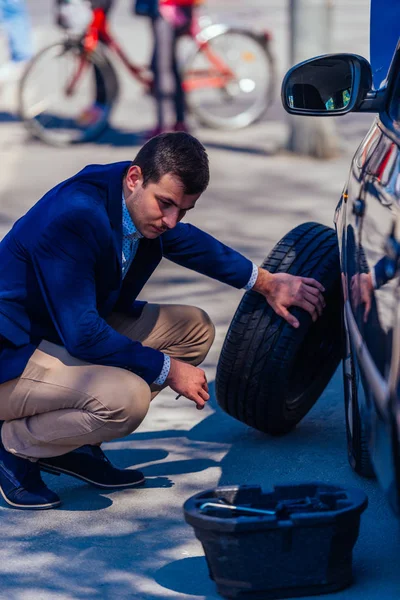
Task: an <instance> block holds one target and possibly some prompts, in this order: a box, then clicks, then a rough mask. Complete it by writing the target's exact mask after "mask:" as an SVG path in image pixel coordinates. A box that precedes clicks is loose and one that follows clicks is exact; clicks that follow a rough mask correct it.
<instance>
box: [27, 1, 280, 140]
mask: <svg viewBox="0 0 400 600" xmlns="http://www.w3.org/2000/svg"><path fill="white" fill-rule="evenodd" d="M189 35H190V37H191V39H192V40H193V42H194V49H193V52H192V54H191V55H189V56H188V58H187V60H185V62H184V64H183V65H182V76H183V77H182V79H183V86H184V89H185V92H186V98H187V103H188V108H189V110H191V112H193V113H194V114H195V115H196V116H197V118H198V119H199V121H200V122H201V123H202V124H204V125H206V126H209V127H213V128H219V129H239V128H242V127H246V126H248V125H250V124H251V123H254V122H255V121H257V120H258V119H259V118H260V117H261V116H262V115H263V114H264V113H265V111H266V109H267V108H268V106H269V105H270V103H271V101H272V99H273V95H274V87H275V69H274V59H273V54H272V52H271V35H270V34H269V33H268V32H262V33H255V32H253V31H248V30H246V29H240V28H236V27H230V26H228V25H222V24H214V25H209V26H207V27H201V25H200V21H199V20H196V21H195V22H194V26H193V27H192V29H191V32H190V34H189ZM110 54H113V55H115V56H116V57H118V58H119V59H120V60H121V61H122V63H123V64H124V65H125V67H126V68H127V70H128V72H129V73H130V74H131V75H132V76H133V77H134V78H135V79H136V80H137V81H139V82H140V83H141V84H142V85H143V86H144V88H145V90H146V91H147V92H150V93H151V89H152V75H151V72H150V69H149V67H148V66H140V65H137V64H134V63H133V62H132V61H131V60H130V59H129V58H128V56H127V55H126V53H125V52H124V50H123V49H122V48H121V46H120V45H119V44H118V42H117V41H116V40H115V38H114V37H113V36H112V34H111V33H110V30H109V27H108V23H107V18H106V15H105V13H104V11H103V10H101V9H95V10H94V11H93V19H92V22H91V23H90V25H89V27H88V28H87V30H86V31H85V33H84V35H83V36H82V37H81V38H80V39H77V38H73V37H70V36H67V38H66V39H63V40H61V41H59V42H57V43H55V44H52V45H50V46H48V47H46V48H44V49H43V50H41V51H40V52H39V53H38V54H37V55H36V56H35V57H34V58H33V59H32V60H31V62H30V63H29V65H28V67H27V69H26V71H25V74H24V76H23V77H22V79H21V83H20V90H19V113H20V117H21V119H22V121H23V122H24V123H25V125H26V126H27V128H28V129H29V131H30V132H31V133H33V135H34V136H35V137H38V138H39V139H41V140H42V141H44V142H46V143H49V144H53V145H58V146H61V145H68V144H72V143H79V142H85V141H89V140H93V139H95V138H97V137H98V136H99V135H100V134H101V133H102V132H103V131H104V129H105V128H106V127H107V125H108V122H109V118H110V114H111V110H112V108H113V106H114V105H115V102H116V100H117V98H118V87H119V86H118V77H117V73H116V70H115V68H114V66H113V63H112V62H111V60H110ZM88 108H91V109H92V110H90V111H88ZM93 108H95V110H94V111H93Z"/></svg>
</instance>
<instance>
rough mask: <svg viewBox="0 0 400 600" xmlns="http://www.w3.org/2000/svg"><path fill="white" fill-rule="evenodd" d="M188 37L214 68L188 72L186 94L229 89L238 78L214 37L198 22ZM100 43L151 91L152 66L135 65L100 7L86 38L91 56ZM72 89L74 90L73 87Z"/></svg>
mask: <svg viewBox="0 0 400 600" xmlns="http://www.w3.org/2000/svg"><path fill="white" fill-rule="evenodd" d="M188 34H189V35H190V37H191V39H192V40H193V41H194V42H195V44H196V46H197V47H198V48H199V49H200V50H201V51H202V52H204V56H205V57H206V58H207V60H208V62H209V64H210V67H209V68H207V69H202V70H195V71H190V72H187V73H186V74H185V80H184V82H183V88H184V90H185V92H190V91H192V90H196V89H200V88H201V89H204V88H225V87H226V85H227V84H228V83H229V81H232V80H233V79H234V78H235V75H234V73H233V71H232V70H231V69H230V68H229V66H228V65H227V64H226V63H225V62H224V61H223V60H222V59H221V58H220V57H219V56H217V55H216V54H215V52H214V51H213V49H212V48H211V45H210V44H209V39H210V38H209V37H207V36H203V35H202V31H201V28H200V27H199V24H198V21H197V20H194V22H193V25H192V27H191V29H190V31H189V32H188ZM99 42H102V43H103V44H104V45H105V46H106V47H107V48H109V49H110V50H111V51H112V52H114V53H115V54H116V55H117V56H118V57H119V58H120V60H121V61H122V63H123V64H124V65H125V67H126V68H127V70H128V71H129V72H130V74H131V75H132V76H133V77H135V78H136V79H137V80H138V81H139V82H140V83H142V84H143V85H144V86H146V87H147V88H151V85H152V80H153V78H152V76H151V75H149V69H148V67H146V66H139V65H137V64H134V63H133V62H132V61H131V60H130V59H129V58H128V56H127V54H126V53H125V52H124V50H123V49H122V48H121V46H120V45H119V44H118V42H117V41H116V40H115V38H114V37H113V36H112V35H111V33H110V31H109V28H108V21H107V15H106V14H105V12H104V10H103V9H101V8H96V9H94V10H93V20H92V22H91V24H90V25H89V27H88V29H87V31H86V33H85V35H84V37H83V47H84V49H85V51H86V52H87V53H90V52H93V51H94V50H95V49H96V47H97V45H98V43H99ZM81 71H82V69H81V67H80V68H79V71H78V73H79V74H77V75H76V76H75V77H74V80H77V79H78V78H79V75H80V73H81ZM69 88H71V85H70V86H69Z"/></svg>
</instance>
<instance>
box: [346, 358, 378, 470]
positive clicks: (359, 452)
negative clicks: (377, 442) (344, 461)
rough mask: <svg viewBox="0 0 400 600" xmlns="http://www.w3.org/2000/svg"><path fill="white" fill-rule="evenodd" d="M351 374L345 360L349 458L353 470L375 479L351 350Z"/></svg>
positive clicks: (349, 359)
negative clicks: (347, 371) (347, 369)
mask: <svg viewBox="0 0 400 600" xmlns="http://www.w3.org/2000/svg"><path fill="white" fill-rule="evenodd" d="M348 361H349V366H350V372H349V373H346V367H345V361H344V360H343V386H344V407H345V417H346V436H347V456H348V460H349V463H350V466H351V468H352V469H353V470H354V471H355V472H356V473H358V475H361V476H362V477H368V478H373V477H375V471H374V467H373V465H372V462H371V456H370V453H369V448H368V434H367V429H366V426H365V424H364V423H363V421H362V418H361V414H360V407H359V403H358V393H357V386H356V374H355V369H354V358H353V353H352V351H351V350H349V355H348Z"/></svg>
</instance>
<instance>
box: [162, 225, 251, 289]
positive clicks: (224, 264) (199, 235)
mask: <svg viewBox="0 0 400 600" xmlns="http://www.w3.org/2000/svg"><path fill="white" fill-rule="evenodd" d="M161 239H162V245H163V256H165V257H166V258H168V259H169V260H171V261H173V262H175V263H177V264H179V265H182V266H184V267H187V268H189V269H192V270H193V271H197V272H198V273H202V274H203V275H207V276H208V277H212V278H213V279H217V280H218V281H221V282H222V283H227V284H228V285H231V286H232V287H235V288H238V289H241V288H243V287H244V286H245V285H246V284H247V283H248V281H249V279H250V277H251V274H252V270H253V263H252V262H251V261H250V260H249V259H248V258H246V257H244V256H243V254H240V252H237V251H236V250H233V248H230V247H229V246H226V245H225V244H223V243H222V242H220V241H219V240H217V239H215V238H214V237H212V236H211V235H209V234H208V233H205V232H204V231H202V230H201V229H198V228H197V227H195V226H194V225H190V224H189V223H178V224H177V225H176V227H174V228H173V229H171V230H170V231H167V232H166V233H164V234H163V235H162V236H161Z"/></svg>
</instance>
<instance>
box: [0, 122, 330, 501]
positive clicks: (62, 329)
mask: <svg viewBox="0 0 400 600" xmlns="http://www.w3.org/2000/svg"><path fill="white" fill-rule="evenodd" d="M208 181H209V170H208V158H207V154H206V152H205V149H204V148H203V146H202V145H201V144H200V142H199V141H198V140H196V139H195V138H194V137H192V136H191V135H189V134H187V133H183V132H181V133H169V134H162V135H160V136H158V137H155V138H153V139H151V140H150V141H149V142H148V143H147V144H145V146H143V148H142V149H141V150H140V151H139V153H138V155H137V156H136V158H135V160H134V161H133V162H132V163H129V162H124V163H115V164H109V165H91V166H88V167H86V168H84V169H83V170H82V171H81V172H80V173H78V174H77V175H75V176H74V177H72V178H71V179H68V180H67V181H64V182H62V183H60V184H59V185H58V186H56V187H55V188H53V189H52V190H50V191H49V192H48V193H47V194H46V195H45V196H44V197H43V198H42V199H41V200H40V201H39V202H37V203H36V204H35V205H34V206H33V207H32V208H31V209H30V210H29V211H28V212H27V214H26V215H24V216H23V217H22V218H21V219H20V220H19V221H17V222H16V223H15V225H14V227H13V228H12V230H11V231H10V232H9V233H8V234H7V236H6V237H5V238H4V239H3V241H2V242H1V243H0V335H1V337H0V419H1V420H2V421H3V423H2V427H1V432H0V433H1V441H0V492H1V494H2V495H3V498H4V500H5V501H6V502H7V503H8V504H9V505H10V506H13V507H15V508H30V509H45V508H54V507H56V506H58V505H59V504H60V499H59V498H58V496H57V495H56V494H55V493H54V492H52V491H51V490H49V489H48V488H47V487H46V486H45V484H44V482H43V481H42V479H41V476H40V470H41V469H42V470H48V471H51V472H54V473H58V474H59V473H67V474H69V475H72V476H75V477H78V478H80V479H83V480H84V481H88V482H90V483H92V484H94V485H97V486H98V487H102V488H111V487H114V488H115V487H117V488H118V487H119V488H123V487H132V486H135V485H138V484H140V483H142V482H143V481H144V477H143V475H142V473H140V472H138V471H135V470H130V469H127V470H123V469H117V468H115V467H114V466H113V465H112V464H111V463H110V462H109V461H108V459H107V458H106V456H105V455H104V453H103V452H102V450H101V448H100V444H101V442H103V441H107V440H112V439H115V438H119V437H122V436H126V435H128V434H130V433H131V432H132V431H134V430H135V429H136V428H137V427H138V425H139V424H140V423H141V421H142V420H143V418H144V417H145V415H146V412H147V410H148V407H149V403H150V400H151V398H152V397H154V396H155V395H156V394H157V393H158V392H159V391H160V389H162V388H163V387H165V386H169V387H171V388H172V389H173V390H175V392H176V393H177V394H180V395H182V396H185V397H186V398H188V399H190V400H192V401H193V402H194V403H195V404H196V407H197V408H198V409H202V408H203V407H204V405H205V403H206V402H207V401H208V399H209V393H208V387H207V380H206V377H205V373H204V371H203V370H202V369H200V368H198V366H197V365H198V364H200V363H201V361H202V360H204V358H205V356H206V355H207V352H208V350H209V348H210V346H211V344H212V342H213V339H214V327H213V325H212V323H211V321H210V319H209V317H208V316H207V315H206V314H205V313H204V312H203V311H201V310H200V309H198V308H194V307H190V306H183V305H179V306H174V305H166V306H159V305H154V304H146V303H145V302H138V301H136V297H137V296H138V294H139V292H140V290H141V289H142V287H143V286H144V284H145V283H146V281H147V280H148V279H149V277H150V276H151V274H152V272H153V271H154V269H155V268H156V267H157V265H158V263H159V262H160V260H161V258H162V256H165V257H167V258H169V259H170V260H172V261H174V262H176V263H178V264H180V265H183V266H186V267H188V268H190V269H193V270H195V271H198V272H200V273H204V274H206V275H208V276H210V277H213V278H215V279H218V280H220V281H222V282H225V283H227V284H229V285H231V286H233V287H236V288H245V289H250V288H253V289H254V290H256V291H258V292H260V293H261V294H264V296H265V297H266V299H267V301H268V302H269V303H270V304H271V305H272V307H273V308H274V310H276V312H277V313H278V314H279V315H281V316H282V317H283V318H285V319H286V320H287V321H288V322H289V323H291V324H292V325H293V326H294V327H296V326H298V323H297V321H296V319H295V318H294V317H293V315H291V314H290V312H289V311H288V308H289V307H290V306H301V307H302V308H304V309H305V310H307V311H308V312H309V313H310V314H311V315H312V316H313V319H316V318H317V317H318V315H319V314H320V313H321V311H322V309H323V306H324V300H323V297H322V292H323V291H324V290H323V287H322V286H321V285H320V284H319V283H318V282H316V281H315V280H313V279H305V278H301V277H292V276H290V275H287V274H270V273H268V272H267V271H265V270H262V269H258V268H257V267H256V266H255V265H253V264H252V263H251V262H250V261H249V260H248V259H246V258H245V257H244V256H242V255H241V254H239V253H238V252H235V251H234V250H232V249H231V248H228V247H227V246H225V245H223V244H222V243H220V242H219V241H217V240H216V239H214V238H213V237H211V236H209V235H208V234H206V233H204V232H202V231H201V230H199V229H197V228H196V227H193V226H192V225H190V224H186V223H185V224H184V223H180V221H181V219H182V218H183V217H184V216H185V214H186V212H187V211H189V210H191V209H193V208H194V207H195V205H196V202H197V200H198V198H199V197H200V195H201V193H202V192H203V191H204V190H205V189H206V187H207V185H208Z"/></svg>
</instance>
